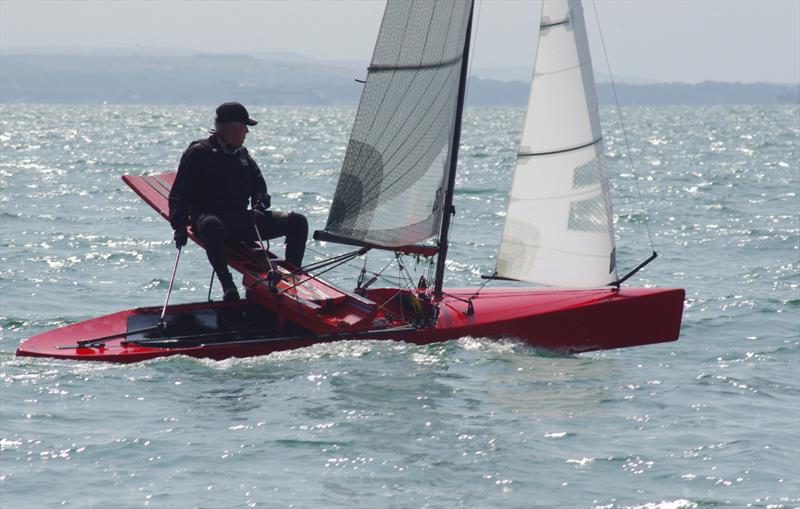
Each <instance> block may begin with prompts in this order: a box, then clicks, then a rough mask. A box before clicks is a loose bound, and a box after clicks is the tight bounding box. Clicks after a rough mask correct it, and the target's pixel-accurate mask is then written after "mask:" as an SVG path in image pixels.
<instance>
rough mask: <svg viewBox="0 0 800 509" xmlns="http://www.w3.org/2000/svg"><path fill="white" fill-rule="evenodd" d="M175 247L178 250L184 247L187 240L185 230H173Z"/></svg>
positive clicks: (187, 236)
mask: <svg viewBox="0 0 800 509" xmlns="http://www.w3.org/2000/svg"><path fill="white" fill-rule="evenodd" d="M173 238H174V239H175V247H176V248H178V249H180V248H182V247H183V246H185V245H186V241H187V240H188V239H189V235H188V234H187V233H186V228H179V229H177V230H175V236H174V237H173Z"/></svg>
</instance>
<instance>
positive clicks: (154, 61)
mask: <svg viewBox="0 0 800 509" xmlns="http://www.w3.org/2000/svg"><path fill="white" fill-rule="evenodd" d="M365 74H366V73H365V70H364V69H363V68H359V67H358V66H357V65H355V64H354V63H352V62H347V63H337V62H324V61H319V60H314V59H311V58H303V57H300V56H297V57H294V58H293V56H292V55H286V56H279V57H278V56H251V55H172V56H165V55H157V56H150V55H134V54H121V55H120V54H113V55H99V54H84V55H81V54H66V55H54V54H2V55H0V103H4V104H11V103H66V104H71V103H72V104H95V103H96V104H100V103H110V104H187V105H191V104H215V103H218V102H221V101H224V100H228V99H230V98H235V99H237V100H239V101H241V102H244V103H246V104H250V105H254V106H255V105H340V104H355V103H356V102H357V101H358V98H359V96H360V93H361V85H360V84H359V83H357V82H356V81H355V79H363V78H364V76H365ZM597 88H598V97H599V100H600V103H601V104H610V103H613V102H614V96H613V92H612V89H611V85H610V84H609V83H603V82H601V83H598V86H597ZM616 90H617V95H618V97H619V100H620V103H621V104H622V105H698V106H699V105H719V104H773V105H775V104H800V84H791V85H789V84H771V83H722V82H713V81H707V82H703V83H698V84H689V83H646V84H630V83H617V84H616ZM468 92H469V93H468V98H467V102H468V104H470V105H473V106H524V105H525V104H526V102H527V97H528V84H527V83H525V82H523V81H501V80H497V79H487V78H480V77H473V78H471V80H470V84H469V91H468Z"/></svg>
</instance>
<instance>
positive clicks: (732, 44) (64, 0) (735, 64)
mask: <svg viewBox="0 0 800 509" xmlns="http://www.w3.org/2000/svg"><path fill="white" fill-rule="evenodd" d="M384 5H385V2H384V1H382V0H330V1H323V0H313V1H312V0H295V1H291V2H290V1H285V0H249V1H242V0H228V1H225V2H220V1H211V0H209V1H193V0H182V1H159V2H156V1H153V0H149V1H148V0H138V1H127V0H106V1H74V0H58V1H51V0H0V51H3V52H19V51H31V50H39V51H46V52H53V53H56V52H71V51H76V50H82V51H83V50H90V49H91V50H92V51H93V52H103V51H110V50H112V49H113V50H128V51H134V52H139V53H143V54H147V53H154V52H164V51H165V50H185V51H188V52H204V53H245V54H254V53H265V52H291V53H300V54H303V55H307V56H309V57H313V58H316V59H320V60H335V61H349V62H355V63H362V65H364V66H365V67H366V65H367V64H368V62H369V59H370V57H371V55H372V48H373V46H374V42H375V37H376V35H377V32H378V28H379V26H380V20H381V16H382V13H383V7H384ZM475 9H476V15H477V21H476V25H475V26H476V28H477V35H476V36H475V38H474V39H473V43H474V45H475V49H474V53H473V64H472V67H473V72H474V73H475V74H478V75H479V76H481V77H489V78H491V77H494V78H498V79H508V78H511V77H519V76H518V74H519V72H520V71H521V70H523V71H524V70H525V69H526V68H527V69H528V71H525V72H529V68H530V66H531V64H532V61H533V57H534V54H533V53H534V48H535V36H536V34H535V27H536V26H537V23H538V16H539V11H540V3H539V1H537V0H476V7H475ZM595 9H596V11H597V13H598V15H599V18H600V26H601V27H602V34H603V38H604V40H605V46H606V49H607V53H608V55H609V59H610V61H611V69H612V72H613V75H614V76H615V79H617V80H618V81H623V80H626V81H652V82H676V81H680V82H690V83H697V82H701V81H706V80H714V81H741V82H770V83H800V0H595V3H594V5H593V4H592V2H591V1H590V0H584V12H585V14H586V19H587V28H588V30H589V37H590V44H591V48H592V52H593V60H594V62H595V67H596V69H597V70H598V71H600V72H601V73H603V74H607V71H606V62H605V59H604V57H603V51H602V45H601V42H600V37H599V36H598V28H597V27H598V25H597V22H596V20H595ZM0 72H2V69H0Z"/></svg>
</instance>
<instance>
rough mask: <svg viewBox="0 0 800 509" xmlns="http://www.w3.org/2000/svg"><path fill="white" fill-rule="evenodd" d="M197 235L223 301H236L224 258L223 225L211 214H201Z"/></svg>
mask: <svg viewBox="0 0 800 509" xmlns="http://www.w3.org/2000/svg"><path fill="white" fill-rule="evenodd" d="M195 229H196V230H197V234H198V235H199V236H200V238H201V239H202V240H203V243H204V244H205V245H206V256H208V261H209V262H210V263H211V266H212V267H214V271H215V272H216V273H217V277H218V278H219V282H220V284H222V292H223V295H224V296H223V299H224V300H226V301H227V300H238V299H239V292H238V291H237V290H236V285H235V284H234V282H233V277H232V276H231V273H230V271H229V270H228V258H227V257H226V256H225V233H226V232H225V225H224V223H223V222H222V220H221V219H220V218H219V217H218V216H215V215H213V214H202V215H201V216H200V217H199V218H198V219H197V222H196V223H195Z"/></svg>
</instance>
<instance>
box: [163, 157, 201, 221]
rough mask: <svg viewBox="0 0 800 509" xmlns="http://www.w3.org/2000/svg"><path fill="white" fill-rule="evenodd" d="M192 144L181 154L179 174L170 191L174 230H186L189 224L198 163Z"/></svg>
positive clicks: (171, 218) (171, 219) (170, 211)
mask: <svg viewBox="0 0 800 509" xmlns="http://www.w3.org/2000/svg"><path fill="white" fill-rule="evenodd" d="M195 152H196V151H195V150H192V148H191V146H190V147H189V148H188V149H186V152H184V153H183V156H181V162H180V164H179V165H178V174H177V175H176V176H175V182H174V183H173V184H172V189H170V191H169V224H170V225H171V226H172V229H173V230H176V231H178V230H184V231H185V230H186V226H187V225H188V224H189V212H190V205H189V204H190V203H191V198H192V174H193V173H194V171H193V170H194V166H195V165H196V164H197V156H196V155H195Z"/></svg>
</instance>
